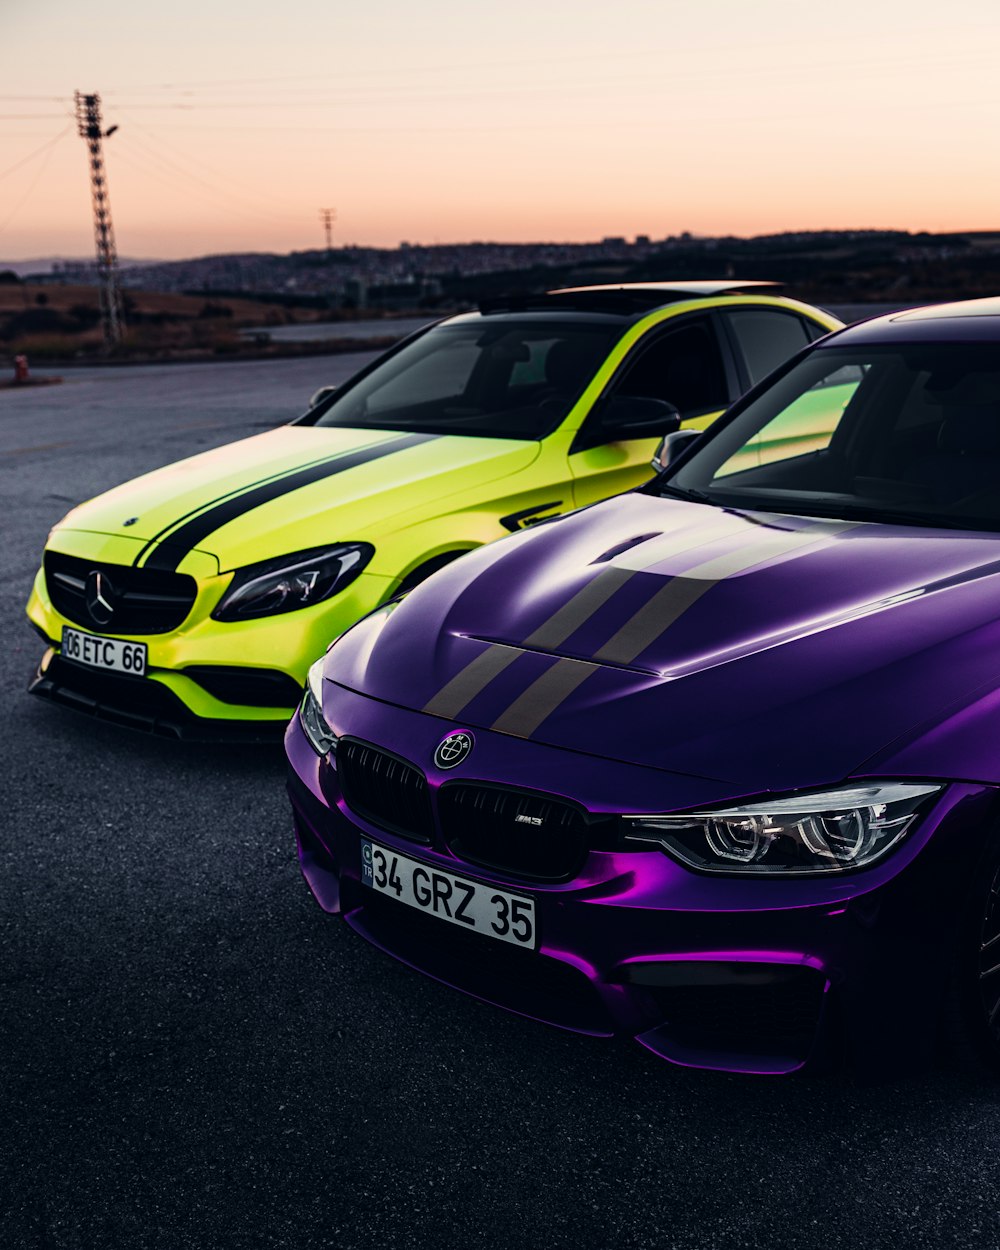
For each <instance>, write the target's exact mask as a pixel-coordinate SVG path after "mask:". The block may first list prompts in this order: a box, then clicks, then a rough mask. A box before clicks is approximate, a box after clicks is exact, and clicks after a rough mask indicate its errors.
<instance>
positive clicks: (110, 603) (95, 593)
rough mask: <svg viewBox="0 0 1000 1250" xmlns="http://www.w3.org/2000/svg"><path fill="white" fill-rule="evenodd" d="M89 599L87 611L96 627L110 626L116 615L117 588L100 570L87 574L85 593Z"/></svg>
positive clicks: (93, 570)
mask: <svg viewBox="0 0 1000 1250" xmlns="http://www.w3.org/2000/svg"><path fill="white" fill-rule="evenodd" d="M84 593H85V595H86V598H87V611H88V612H89V613H90V619H91V620H92V621H93V622H94V624H95V625H110V624H111V618H112V617H113V616H114V614H115V588H114V587H113V586H112V585H111V579H110V578H109V577H108V576H107V574H105V573H102V572H101V571H100V569H91V571H90V572H89V573H88V574H87V582H86V587H85V591H84Z"/></svg>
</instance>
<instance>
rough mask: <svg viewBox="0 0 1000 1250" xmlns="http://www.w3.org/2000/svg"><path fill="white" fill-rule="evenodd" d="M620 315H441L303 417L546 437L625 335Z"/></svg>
mask: <svg viewBox="0 0 1000 1250" xmlns="http://www.w3.org/2000/svg"><path fill="white" fill-rule="evenodd" d="M622 327H623V323H622V321H621V320H620V319H617V318H610V317H599V316H589V315H580V316H578V317H576V318H573V319H569V318H567V319H565V320H562V319H560V320H558V321H554V320H553V319H552V318H551V317H549V316H534V317H532V316H530V315H528V316H524V317H521V318H512V317H476V318H474V319H471V320H469V321H457V322H445V323H443V324H441V325H438V326H435V327H433V328H432V329H431V330H428V331H427V332H426V333H425V334H421V335H419V336H418V337H417V338H415V339H413V340H412V341H411V342H409V343H407V344H406V345H404V346H403V347H402V348H401V349H400V350H398V351H396V352H394V353H392V354H391V355H390V356H388V357H387V358H385V359H384V360H382V361H379V362H377V363H376V364H375V365H374V367H372V368H371V369H369V370H367V371H366V372H364V373H362V374H360V375H359V376H358V378H357V379H356V380H355V381H354V382H352V383H350V384H349V385H348V386H347V387H345V388H344V389H343V390H342V391H338V392H336V393H335V394H334V396H333V397H332V399H331V400H329V401H327V402H326V403H325V406H322V408H321V412H320V415H319V416H318V417H316V418H315V419H313V418H312V414H309V416H307V418H306V421H305V422H304V423H305V424H315V425H319V426H325V425H333V426H351V427H352V428H354V429H358V428H361V429H374V430H383V429H390V430H407V431H410V430H412V431H415V432H419V433H427V434H470V435H476V436H478V437H485V438H517V439H539V438H544V437H545V436H546V435H547V434H549V433H551V432H552V430H554V429H555V428H556V426H558V425H559V424H560V422H561V421H562V420H563V418H564V417H565V416H566V414H567V413H568V412H569V410H570V408H572V406H573V404H574V403H575V402H576V401H577V399H578V398H579V397H580V395H581V394H582V392H583V389H584V387H585V386H586V384H587V383H588V382H589V381H590V379H591V378H592V377H593V375H594V373H595V372H596V371H597V368H598V366H599V365H600V364H601V363H602V361H603V360H604V358H605V356H606V355H607V353H608V351H609V349H610V348H611V345H612V344H613V343H614V342H615V340H616V339H617V338H618V336H619V335H620V334H621V331H622Z"/></svg>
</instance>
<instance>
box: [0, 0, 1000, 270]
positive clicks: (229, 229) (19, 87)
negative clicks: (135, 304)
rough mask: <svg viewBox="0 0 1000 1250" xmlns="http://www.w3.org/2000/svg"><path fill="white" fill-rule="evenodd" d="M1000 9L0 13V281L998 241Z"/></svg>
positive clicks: (442, 4) (561, 1) (673, 2)
mask: <svg viewBox="0 0 1000 1250" xmlns="http://www.w3.org/2000/svg"><path fill="white" fill-rule="evenodd" d="M998 53H1000V8H998V6H996V5H995V3H993V0H954V2H953V3H952V5H951V6H949V9H948V12H947V22H942V19H941V17H940V15H939V14H938V13H936V12H934V11H932V10H926V11H925V10H924V9H922V8H919V7H917V6H914V5H913V4H912V3H911V2H910V0H875V2H874V3H873V2H872V0H841V3H839V4H838V5H837V6H836V7H832V8H830V7H823V6H808V5H802V4H800V3H798V2H797V0H757V2H756V3H755V4H753V5H747V4H745V3H743V2H742V0H704V2H703V3H702V4H700V5H697V6H695V5H693V4H691V3H689V2H688V0H683V2H682V0H618V2H617V3H616V4H615V5H614V6H613V8H609V6H608V5H607V4H606V3H597V0H550V3H548V4H545V3H539V2H538V0H507V2H506V3H505V5H504V6H503V8H502V10H494V9H486V8H485V7H482V6H478V5H470V4H468V3H467V0H424V3H423V4H421V5H420V6H419V7H416V6H412V5H404V4H403V3H402V0H372V2H371V3H370V4H368V5H366V6H363V7H361V6H359V7H357V8H356V9H351V10H349V11H348V10H345V9H344V8H343V7H342V6H341V7H338V6H333V5H330V4H329V3H326V2H324V3H320V0H286V2H285V3H284V4H283V5H274V4H273V3H272V2H270V0H268V2H267V3H265V2H264V0H242V2H241V3H239V4H236V3H234V2H232V0H222V2H219V3H216V4H214V5H207V4H205V3H204V2H203V0H199V2H198V3H195V0H172V3H171V4H170V5H169V6H137V5H134V4H129V3H126V2H125V0H92V3H90V4H88V5H87V6H85V7H82V6H79V5H76V4H72V3H70V0H47V3H45V4H38V3H37V2H36V0H4V3H3V5H2V8H0V83H2V86H0V257H6V258H7V259H9V260H19V259H23V258H29V257H35V256H46V255H53V254H63V255H67V256H74V257H83V256H87V255H89V254H90V252H91V250H92V237H91V223H90V199H89V186H88V178H87V163H86V152H85V148H84V145H83V143H82V141H81V140H80V139H79V138H78V137H77V134H76V129H75V124H74V122H73V120H72V116H71V114H72V94H73V91H74V89H77V88H78V89H80V90H83V91H88V92H91V91H97V92H99V93H100V94H101V95H102V98H103V102H104V116H105V121H106V124H107V125H108V126H111V125H116V126H118V130H117V131H116V132H115V133H114V134H113V135H112V136H111V137H110V139H109V140H108V142H107V145H106V156H107V168H108V179H109V185H110V192H111V201H112V206H113V212H114V221H115V228H116V234H117V243H118V248H119V251H120V252H121V253H122V254H123V255H130V256H139V257H144V256H148V257H156V258H158V259H159V258H162V259H164V260H170V259H181V258H188V257H195V256H199V255H205V254H209V253H220V252H236V251H264V252H288V251H292V250H303V249H309V248H320V247H322V246H323V242H324V227H323V223H322V220H321V216H320V209H321V208H323V207H329V206H336V209H337V219H336V221H335V223H334V225H333V239H334V243H335V244H336V245H342V244H345V243H355V244H358V245H361V246H389V247H391V246H396V245H398V244H399V243H400V242H401V241H403V240H409V241H411V242H413V243H416V244H423V245H433V244H435V243H455V244H462V243H467V242H472V241H473V240H476V239H484V240H496V241H501V242H505V243H519V242H539V241H543V240H553V241H559V242H583V241H593V240H599V239H602V238H604V237H607V236H625V237H627V238H630V239H631V238H634V237H635V236H637V235H643V234H645V235H650V236H652V237H653V238H663V237H665V236H668V235H672V234H678V233H680V232H682V231H685V230H688V231H692V232H694V233H697V234H708V235H721V234H737V235H755V234H761V233H772V232H773V233H779V232H782V231H786V230H811V229H815V230H820V229H827V228H829V229H846V228H864V227H872V228H885V229H894V228H898V229H908V230H930V231H947V230H988V229H990V228H992V227H994V226H1000V172H998V170H997V168H996V163H995V161H994V159H993V157H992V153H991V149H990V147H989V145H988V144H987V143H986V142H985V136H988V135H990V134H991V133H992V132H993V131H994V130H995V129H996V128H997V125H998V123H1000V97H998V96H997V94H996V92H995V90H994V88H993V86H992V67H993V64H994V62H995V60H996V57H997V55H998Z"/></svg>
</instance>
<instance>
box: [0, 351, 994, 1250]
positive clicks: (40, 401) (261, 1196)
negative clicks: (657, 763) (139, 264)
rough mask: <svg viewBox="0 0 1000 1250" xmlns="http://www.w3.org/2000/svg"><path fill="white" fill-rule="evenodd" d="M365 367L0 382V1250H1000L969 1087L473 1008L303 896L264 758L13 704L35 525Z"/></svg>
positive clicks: (988, 1125)
mask: <svg viewBox="0 0 1000 1250" xmlns="http://www.w3.org/2000/svg"><path fill="white" fill-rule="evenodd" d="M363 359H366V358H364V357H344V356H340V357H335V358H329V359H317V358H311V359H305V360H286V361H269V362H260V363H249V364H248V363H244V364H236V363H233V364H218V365H193V366H164V367H144V368H132V369H101V370H81V371H76V372H66V373H65V378H66V380H65V382H64V384H63V385H61V386H54V387H50V388H39V389H37V390H25V391H19V392H11V391H0V503H2V510H3V511H2V520H3V529H2V534H3V541H2V543H0V570H2V581H0V587H2V596H0V641H2V644H3V654H4V663H3V666H2V670H0V672H2V676H0V692H2V693H0V697H2V700H3V706H2V725H3V739H2V750H0V812H2V829H0V1248H2V1250H20V1248H21V1247H31V1248H35V1247H37V1248H39V1250H41V1248H43V1247H44V1248H45V1250H53V1248H60V1250H61V1248H64V1247H65V1248H71V1250H95V1248H103V1247H115V1248H119V1247H120V1248H127V1250H144V1248H146V1247H155V1248H157V1250H160V1248H163V1250H168V1248H169V1250H174V1248H177V1247H185V1248H186V1247H193V1248H197V1250H200V1248H202V1247H205V1248H207V1250H210V1248H214V1247H230V1246H232V1247H246V1248H247V1250H251V1248H256V1247H274V1246H281V1247H294V1248H295V1250H305V1248H308V1247H337V1248H338V1250H349V1248H352V1247H359V1248H360V1247H365V1248H367V1247H380V1248H381V1247H389V1248H395V1247H410V1246H413V1247H437V1246H448V1247H459V1248H462V1250H465V1248H470V1250H471V1248H473V1247H486V1246H489V1247H499V1248H501V1250H506V1248H507V1247H510V1248H515V1247H517V1248H520V1247H525V1248H528V1247H530V1248H532V1250H544V1248H547V1247H553V1248H554V1247H567V1248H568V1247H573V1248H574V1250H581V1248H589V1247H657V1248H667V1247H679V1248H684V1250H687V1248H694V1247H712V1248H718V1250H729V1248H736V1247H741V1248H743V1247H747V1248H749V1247H758V1246H759V1247H768V1248H769V1250H773V1248H774V1247H802V1248H803V1250H816V1248H817V1247H823V1248H824V1250H829V1248H833V1247H852V1248H853V1247H865V1248H866V1250H872V1248H873V1247H890V1246H892V1247H924V1246H926V1247H942V1246H969V1247H976V1248H977V1250H982V1248H983V1247H993V1246H998V1245H1000V1210H998V1207H1000V1162H998V1155H1000V1151H998V1146H1000V1085H998V1084H997V1083H994V1082H993V1081H991V1080H990V1079H989V1078H986V1077H983V1076H981V1075H979V1074H978V1073H976V1072H971V1071H966V1070H963V1069H962V1068H961V1067H958V1066H954V1065H953V1066H950V1067H949V1066H942V1067H939V1068H936V1069H934V1070H933V1071H930V1072H928V1073H926V1074H924V1075H921V1076H918V1077H911V1078H908V1079H906V1080H899V1081H897V1082H895V1083H892V1084H882V1085H876V1086H871V1087H865V1086H861V1085H858V1084H857V1083H854V1082H853V1081H850V1080H848V1079H847V1078H845V1077H843V1076H831V1077H825V1078H820V1079H814V1080H801V1079H770V1078H748V1077H739V1076H728V1075H718V1074H706V1073H699V1072H691V1071H686V1070H684V1069H681V1068H676V1067H672V1066H671V1065H669V1064H667V1063H664V1062H663V1061H661V1060H657V1059H655V1058H654V1057H652V1056H651V1055H649V1054H647V1053H646V1052H645V1051H643V1050H642V1049H641V1048H640V1047H638V1046H637V1045H635V1044H634V1043H631V1042H628V1041H621V1042H601V1041H596V1040H593V1039H588V1038H583V1037H577V1036H574V1035H571V1034H567V1033H561V1032H558V1031H556V1030H554V1029H550V1028H547V1027H545V1026H543V1025H537V1024H533V1023H531V1022H529V1021H527V1020H522V1019H519V1018H516V1017H512V1016H509V1015H506V1014H504V1013H503V1012H501V1011H499V1010H497V1009H495V1008H492V1007H488V1006H484V1005H481V1004H478V1003H476V1002H474V1001H472V1000H471V999H468V998H465V997H463V996H462V995H460V994H457V993H455V992H454V991H451V990H449V989H446V988H444V987H442V986H440V985H437V984H436V983H434V982H431V981H429V980H427V979H425V978H423V977H421V976H420V975H418V974H417V973H414V972H412V971H410V970H409V969H407V968H404V967H401V966H399V965H397V964H395V963H393V962H392V961H391V960H390V959H388V958H387V957H385V956H383V955H381V954H380V953H378V952H376V951H375V950H373V949H372V948H370V947H368V946H367V945H366V944H365V943H364V942H363V941H362V940H361V939H360V938H358V937H356V936H354V935H353V934H352V933H350V932H349V931H348V930H347V928H346V927H345V926H344V925H343V924H342V923H341V922H339V921H338V920H336V919H334V918H331V917H329V916H326V915H325V914H324V913H322V912H321V911H320V909H319V908H318V907H317V906H316V905H315V903H314V902H313V901H312V899H311V897H310V896H309V894H308V891H307V890H306V887H305V885H304V884H303V882H302V880H301V878H300V876H299V873H298V868H297V865H296V859H295V852H294V839H293V836H292V832H291V822H290V818H289V812H288V806H287V803H286V800H285V796H284V792H283V777H284V767H283V760H282V757H281V754H280V750H279V749H278V748H263V747H261V748H252V749H249V748H233V747H217V748H206V747H204V746H201V745H199V746H197V747H194V746H183V745H177V744H173V743H171V742H167V741H161V740H159V739H152V738H146V737H142V736H136V735H134V734H131V733H128V732H125V731H123V730H117V729H115V728H113V727H110V726H104V725H101V724H98V723H94V722H92V721H90V720H88V719H86V718H82V717H77V716H75V715H74V714H72V713H70V712H67V711H65V710H63V709H59V708H54V707H50V706H47V705H44V704H42V703H41V702H39V701H36V700H33V699H31V698H30V697H29V696H28V695H27V694H25V692H24V687H25V685H26V683H27V680H28V678H29V676H30V673H31V671H32V669H33V666H34V663H35V661H36V659H37V655H38V652H39V648H40V644H39V643H38V641H37V640H36V638H35V636H34V634H33V633H31V631H30V630H29V629H28V627H27V625H26V624H25V623H24V619H23V606H24V602H25V600H26V598H27V595H28V590H29V587H30V584H31V580H32V577H33V576H34V572H35V568H36V565H37V561H38V557H39V554H40V552H41V549H42V546H43V543H44V541H45V535H46V533H47V531H48V528H49V526H50V525H52V524H53V523H54V522H55V521H57V520H58V519H59V518H60V517H61V516H62V515H63V513H64V512H65V511H66V510H67V509H68V508H69V507H70V506H71V505H72V504H73V503H75V502H77V501H78V500H80V499H83V498H86V497H88V496H90V495H92V494H94V493H96V492H97V491H99V490H101V489H104V488H106V487H108V486H111V485H113V484H115V483H116V482H119V481H121V480H124V479H126V478H128V477H131V476H134V475H135V474H137V473H140V472H143V471H145V470H147V469H150V468H153V467H155V466H156V465H159V464H163V463H166V462H168V461H171V460H174V459H178V458H180V457H181V456H183V455H186V454H189V453H192V452H195V451H198V450H202V449H205V448H207V447H210V446H214V445H217V444H221V443H225V442H228V441H230V440H232V439H236V438H239V437H242V436H244V435H248V434H252V433H256V432H259V430H261V429H263V428H265V427H267V426H269V425H272V424H276V423H279V422H281V421H283V420H287V419H288V418H289V417H291V416H294V415H295V414H296V413H297V412H298V411H300V410H301V409H302V407H303V406H304V401H305V399H306V398H307V397H308V395H309V394H311V392H312V391H313V390H315V389H316V387H318V386H320V385H322V384H323V383H325V382H329V381H337V380H338V378H342V377H344V376H346V375H347V374H348V373H349V372H350V371H351V370H352V369H353V368H356V367H357V365H358V364H359V363H360V361H361V360H363ZM925 1024H926V1022H924V1021H922V1020H920V1019H919V1018H914V1020H913V1027H914V1029H920V1028H922V1027H925Z"/></svg>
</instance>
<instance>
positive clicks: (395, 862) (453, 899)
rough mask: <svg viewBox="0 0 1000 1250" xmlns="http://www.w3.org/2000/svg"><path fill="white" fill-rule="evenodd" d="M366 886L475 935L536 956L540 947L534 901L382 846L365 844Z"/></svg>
mask: <svg viewBox="0 0 1000 1250" xmlns="http://www.w3.org/2000/svg"><path fill="white" fill-rule="evenodd" d="M361 884H362V885H367V886H369V887H370V888H371V889H373V890H375V891H376V892H377V893H379V894H388V895H389V897H390V898H394V899H396V900H397V901H398V902H400V903H405V904H406V906H407V907H415V908H416V909H417V910H418V911H423V912H427V913H428V914H429V915H432V916H437V917H438V919H439V920H447V921H450V922H451V924H457V925H461V926H462V927H463V928H465V929H469V930H471V931H472V932H474V933H482V934H485V935H486V937H492V938H496V939H497V940H498V941H501V942H512V943H513V944H514V945H515V946H523V947H524V948H525V949H526V950H530V951H533V950H534V949H535V947H536V946H537V945H538V938H537V935H536V931H535V903H534V900H533V899H531V898H525V897H523V896H522V895H518V894H509V893H508V892H507V891H506V890H498V889H497V888H496V887H495V886H492V885H486V884H484V883H483V882H482V881H469V880H468V879H467V878H465V877H456V876H455V874H454V873H451V872H442V871H441V869H440V868H431V867H430V865H429V864H422V863H420V862H419V861H418V860H415V859H408V858H407V857H406V856H405V855H400V854H399V852H398V851H390V850H388V849H387V848H386V847H384V846H379V845H378V843H377V842H367V841H364V842H362V843H361Z"/></svg>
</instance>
